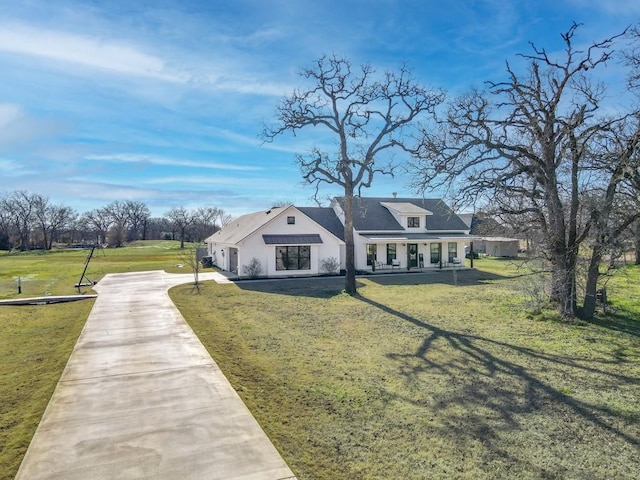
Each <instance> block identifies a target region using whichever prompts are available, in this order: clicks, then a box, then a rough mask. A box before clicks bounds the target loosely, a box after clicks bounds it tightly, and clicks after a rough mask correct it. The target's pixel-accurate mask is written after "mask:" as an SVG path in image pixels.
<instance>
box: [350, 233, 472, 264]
mask: <svg viewBox="0 0 640 480" xmlns="http://www.w3.org/2000/svg"><path fill="white" fill-rule="evenodd" d="M389 236H392V234H390V235H389ZM450 241H451V242H454V241H455V242H456V243H457V251H458V254H457V258H459V259H460V260H461V261H462V262H464V254H465V251H464V240H457V239H456V240H453V239H452V240H446V239H444V240H438V241H437V242H436V241H425V240H402V241H393V240H378V241H376V242H374V241H372V240H368V239H366V238H364V237H362V236H361V235H358V234H356V235H355V239H354V242H355V249H356V254H355V257H356V258H355V260H356V261H355V263H356V269H357V270H371V265H367V244H368V243H375V244H376V245H377V258H378V262H381V263H383V264H386V263H387V244H388V243H395V244H396V259H397V260H400V269H406V268H407V249H408V244H409V243H416V244H417V245H418V259H419V258H420V254H422V256H423V260H424V267H423V268H439V267H440V263H431V243H441V244H442V250H441V255H442V263H443V264H446V263H447V261H448V255H449V250H448V249H449V242H450Z"/></svg>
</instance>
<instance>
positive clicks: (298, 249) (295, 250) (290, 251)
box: [276, 245, 311, 270]
mask: <svg viewBox="0 0 640 480" xmlns="http://www.w3.org/2000/svg"><path fill="white" fill-rule="evenodd" d="M276 270H311V247H310V246H309V245H300V246H295V247H289V246H284V245H278V246H277V247H276Z"/></svg>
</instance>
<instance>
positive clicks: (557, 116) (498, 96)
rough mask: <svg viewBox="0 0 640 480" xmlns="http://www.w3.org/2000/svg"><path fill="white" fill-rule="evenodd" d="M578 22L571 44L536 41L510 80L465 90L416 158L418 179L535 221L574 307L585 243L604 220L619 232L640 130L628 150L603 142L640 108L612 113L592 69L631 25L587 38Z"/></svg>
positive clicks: (564, 306)
mask: <svg viewBox="0 0 640 480" xmlns="http://www.w3.org/2000/svg"><path fill="white" fill-rule="evenodd" d="M577 29H578V25H577V24H574V25H572V26H571V28H570V29H569V30H568V31H567V32H566V33H564V34H562V40H563V45H564V51H561V52H559V53H554V54H550V53H548V52H547V51H546V50H545V49H543V48H538V47H536V46H535V45H534V44H533V43H532V44H531V47H532V53H530V54H521V55H520V59H521V61H522V63H523V65H524V67H523V68H522V69H519V68H516V67H514V66H512V65H511V64H510V63H507V67H506V69H507V79H506V80H505V81H503V82H498V83H493V82H490V83H488V84H487V88H486V90H472V91H471V92H469V93H467V94H465V95H462V96H460V97H459V98H457V99H455V100H454V101H453V102H452V103H451V104H450V108H449V110H448V112H447V117H446V118H445V119H443V121H442V122H441V123H440V128H439V129H437V130H435V131H434V130H430V131H425V132H424V140H423V142H422V144H421V146H420V148H419V150H417V151H416V152H415V153H416V156H417V159H418V160H417V161H416V162H415V163H414V172H415V174H416V175H417V176H418V178H419V181H418V182H417V183H416V185H415V186H416V188H418V189H428V188H438V187H443V186H450V185H456V192H455V195H456V197H457V198H458V199H461V200H468V201H474V202H476V201H478V200H480V201H481V202H482V203H484V204H485V205H488V206H489V207H491V208H493V209H494V210H496V211H498V212H501V213H504V214H509V215H520V216H526V217H527V218H528V219H529V220H530V221H533V222H534V223H535V225H536V226H537V228H538V229H539V231H540V233H541V238H542V239H543V242H544V249H543V251H544V252H545V253H546V256H547V260H548V261H549V263H550V265H551V289H550V292H551V299H552V300H553V301H555V302H557V304H558V305H559V307H560V312H561V314H562V315H563V316H564V317H573V316H575V315H576V314H577V313H578V304H577V300H578V291H577V284H576V268H577V265H578V260H579V256H580V253H581V252H580V248H581V246H582V245H584V244H585V241H586V240H588V239H590V238H591V235H592V234H593V231H592V230H594V228H595V229H597V230H598V232H597V233H598V234H599V238H600V239H603V238H604V237H603V235H602V233H603V232H604V231H605V230H607V231H609V232H611V230H610V228H609V227H610V223H609V220H610V219H611V216H610V215H609V212H611V211H612V209H614V207H615V204H616V201H617V198H618V192H619V188H620V185H621V182H622V181H623V180H624V178H625V177H624V175H623V173H624V172H625V171H627V169H628V164H629V161H630V159H632V158H633V156H634V155H635V149H636V148H637V137H636V136H634V135H633V134H632V135H630V136H628V139H629V141H630V142H631V143H629V144H628V145H627V144H626V142H622V143H624V144H625V147H628V149H627V151H626V152H625V149H624V148H622V149H618V151H617V152H613V151H611V150H610V149H609V150H607V149H603V148H602V143H599V142H601V141H602V140H603V138H607V137H608V138H610V135H611V134H617V133H620V132H621V125H622V124H624V123H626V122H628V121H629V120H630V119H632V118H633V116H634V113H633V112H623V113H620V114H617V115H615V116H612V115H611V114H610V113H607V112H606V109H604V108H603V100H604V98H605V88H604V86H603V85H602V84H601V83H599V82H597V81H596V79H595V77H594V76H593V75H592V74H593V73H594V71H598V70H599V69H600V68H601V67H603V66H604V65H605V64H606V63H607V62H608V61H609V60H610V59H611V58H612V55H613V45H614V42H615V41H616V40H617V39H618V38H619V37H620V36H621V35H622V34H620V35H616V36H612V37H610V38H607V39H605V40H603V41H600V42H596V43H592V44H591V45H589V46H588V47H587V48H579V47H577V46H576V45H575V43H574V40H575V35H576V30H577ZM605 164H606V165H607V168H604V167H603V165H605ZM594 190H599V192H600V194H599V195H595V196H594V195H592V193H593V192H594ZM587 200H588V201H587ZM600 253H602V252H600ZM595 263H598V259H597V258H596V259H595ZM595 272H596V273H595V275H596V276H597V268H596V269H595ZM591 287H592V290H595V284H593V285H591ZM594 294H595V292H594V291H592V292H590V293H589V294H588V295H587V299H589V302H590V301H591V300H592V299H593V298H595V296H594ZM588 306H589V307H591V304H589V305H588Z"/></svg>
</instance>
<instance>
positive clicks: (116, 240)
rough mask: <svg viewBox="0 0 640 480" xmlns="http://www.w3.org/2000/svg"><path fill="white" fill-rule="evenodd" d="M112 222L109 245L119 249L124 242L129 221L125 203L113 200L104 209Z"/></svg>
mask: <svg viewBox="0 0 640 480" xmlns="http://www.w3.org/2000/svg"><path fill="white" fill-rule="evenodd" d="M104 209H105V211H106V212H108V213H109V216H110V217H111V220H112V222H113V223H112V228H111V238H110V242H109V243H110V244H111V243H113V246H114V247H121V246H122V245H123V244H124V242H125V241H126V231H127V228H128V227H129V224H130V221H131V215H130V211H129V205H128V204H127V202H126V201H122V200H114V201H113V202H111V203H109V204H108V205H107V206H106V207H104Z"/></svg>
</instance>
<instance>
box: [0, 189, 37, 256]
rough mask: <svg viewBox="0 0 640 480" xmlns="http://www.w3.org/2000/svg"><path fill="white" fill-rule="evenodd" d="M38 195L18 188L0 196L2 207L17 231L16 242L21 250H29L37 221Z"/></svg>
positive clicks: (0, 205)
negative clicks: (36, 205) (36, 204)
mask: <svg viewBox="0 0 640 480" xmlns="http://www.w3.org/2000/svg"><path fill="white" fill-rule="evenodd" d="M35 203H36V196H35V195H34V194H31V193H29V192H27V191H25V190H16V191H14V192H11V193H8V194H5V196H3V197H2V198H0V208H1V209H2V210H3V211H4V212H6V213H5V215H6V218H7V220H8V221H9V222H10V223H11V226H12V229H13V231H14V232H15V235H16V239H15V241H16V242H15V243H17V244H18V245H19V246H20V250H29V248H30V237H31V232H32V230H33V225H34V222H35V215H34V210H35Z"/></svg>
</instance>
